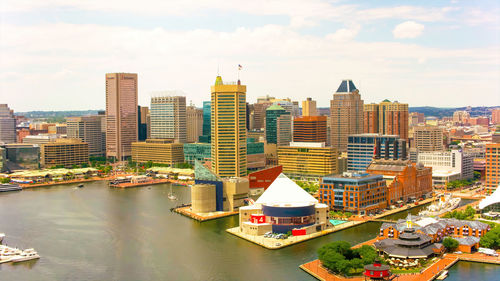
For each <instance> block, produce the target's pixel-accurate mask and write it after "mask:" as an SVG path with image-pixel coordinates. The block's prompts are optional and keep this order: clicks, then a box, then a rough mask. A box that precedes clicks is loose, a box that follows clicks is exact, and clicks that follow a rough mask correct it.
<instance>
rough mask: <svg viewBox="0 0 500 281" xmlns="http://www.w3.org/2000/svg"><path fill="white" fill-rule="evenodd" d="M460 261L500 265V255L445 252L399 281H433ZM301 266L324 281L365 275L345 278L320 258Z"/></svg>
mask: <svg viewBox="0 0 500 281" xmlns="http://www.w3.org/2000/svg"><path fill="white" fill-rule="evenodd" d="M375 241H376V238H375V239H372V240H370V241H366V242H364V243H361V244H358V245H356V246H355V247H359V246H361V245H363V244H368V245H371V244H373V242H375ZM458 261H469V262H480V263H490V264H498V265H500V258H499V257H492V256H488V255H485V254H481V253H474V254H445V255H444V256H443V258H440V259H438V260H437V261H436V262H434V263H433V264H431V265H430V266H428V267H427V268H425V269H424V270H423V271H421V272H420V273H410V274H399V275H398V277H397V279H396V280H398V281H432V280H434V279H435V278H436V277H437V276H439V274H440V273H441V272H442V271H443V270H446V269H448V268H450V267H452V266H453V265H454V264H455V263H457V262H458ZM300 268H301V269H302V270H304V271H306V272H307V273H309V274H311V275H312V276H314V277H315V278H316V279H318V280H322V281H348V280H352V281H357V280H364V277H354V278H345V277H342V276H338V275H335V274H332V273H329V272H328V270H327V269H326V268H324V267H323V266H322V265H321V262H320V261H319V260H313V261H311V262H308V263H305V264H303V265H301V266H300Z"/></svg>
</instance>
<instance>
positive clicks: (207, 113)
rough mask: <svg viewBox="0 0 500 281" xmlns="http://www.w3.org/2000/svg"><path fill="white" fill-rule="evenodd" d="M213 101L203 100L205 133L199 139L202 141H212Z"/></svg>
mask: <svg viewBox="0 0 500 281" xmlns="http://www.w3.org/2000/svg"><path fill="white" fill-rule="evenodd" d="M211 104H212V102H211V101H204V102H203V132H202V133H203V134H202V135H201V136H200V138H199V141H200V142H202V143H210V140H211V135H212V132H211V128H212V123H211V122H212V118H211V117H212V106H211Z"/></svg>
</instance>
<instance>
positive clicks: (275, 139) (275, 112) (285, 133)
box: [266, 104, 292, 145]
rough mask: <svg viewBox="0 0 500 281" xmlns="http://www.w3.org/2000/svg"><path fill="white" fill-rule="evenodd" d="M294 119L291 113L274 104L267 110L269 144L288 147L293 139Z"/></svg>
mask: <svg viewBox="0 0 500 281" xmlns="http://www.w3.org/2000/svg"><path fill="white" fill-rule="evenodd" d="M291 134H292V119H291V115H290V112H288V111H286V110H285V109H284V108H283V107H281V106H279V105H276V104H273V105H271V106H270V107H268V108H267V109H266V140H267V143H274V144H278V145H288V143H289V142H290V141H291V139H292V135H291Z"/></svg>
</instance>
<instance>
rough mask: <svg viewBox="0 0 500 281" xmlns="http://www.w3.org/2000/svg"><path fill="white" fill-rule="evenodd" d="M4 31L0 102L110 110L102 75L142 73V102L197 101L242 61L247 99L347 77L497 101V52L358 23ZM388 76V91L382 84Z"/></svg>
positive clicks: (314, 91) (375, 92)
mask: <svg viewBox="0 0 500 281" xmlns="http://www.w3.org/2000/svg"><path fill="white" fill-rule="evenodd" d="M1 28H2V30H1V32H0V33H1V34H2V40H0V73H3V74H2V75H0V87H1V89H0V93H2V98H1V100H2V102H7V103H9V104H11V105H12V108H14V109H15V110H17V111H22V110H27V109H43V110H50V109H59V110H62V109H78V108H79V109H85V108H96V109H97V108H104V74H105V73H106V72H136V73H138V74H139V101H140V104H142V105H148V104H149V97H150V93H151V91H154V90H168V89H181V90H183V91H185V92H186V93H187V95H188V96H187V99H188V101H189V100H193V101H195V103H196V104H197V105H201V101H202V100H207V99H208V98H209V86H210V85H211V84H212V83H213V82H214V79H215V75H216V71H217V65H218V64H219V65H220V66H221V74H222V76H223V79H224V80H233V79H235V78H236V74H237V70H236V65H237V64H242V65H244V66H245V68H244V70H243V71H242V73H241V79H242V81H243V82H244V83H245V84H246V85H248V97H247V99H248V100H249V101H255V99H256V97H257V96H261V95H264V94H268V93H269V94H271V95H275V96H280V97H291V98H293V99H296V100H302V99H303V96H304V93H308V95H311V96H313V97H315V98H316V99H317V100H318V104H319V106H322V107H324V106H328V104H329V100H330V99H331V95H332V93H333V91H334V90H335V89H336V88H337V87H338V85H337V84H338V83H339V82H340V80H341V79H344V78H352V79H354V82H355V83H356V84H357V86H358V87H360V89H361V92H362V95H363V98H364V99H365V101H367V102H373V101H380V100H382V99H384V98H391V99H397V100H400V101H402V102H408V103H410V104H414V105H415V104H417V105H422V104H425V103H426V101H425V100H423V99H422V95H424V94H428V93H431V92H434V89H433V88H431V87H430V85H432V86H434V87H437V88H439V87H441V88H443V91H442V92H440V95H439V99H438V98H437V97H436V99H435V101H436V103H435V104H433V105H439V104H441V105H449V104H448V103H449V100H454V101H456V102H457V103H459V104H461V103H463V102H466V101H465V99H466V97H468V96H469V93H470V92H468V90H471V89H472V88H474V87H472V84H471V83H476V84H474V85H475V87H477V88H476V89H479V90H478V91H476V92H480V93H481V95H482V96H481V99H473V101H474V102H483V103H488V102H489V103H491V104H497V102H494V101H495V100H498V98H497V97H495V94H496V93H498V91H499V90H500V89H498V86H499V84H498V83H493V82H491V81H498V77H499V76H500V71H499V70H498V67H497V66H498V65H499V64H500V55H499V54H498V51H497V49H496V48H481V49H457V50H444V49H438V48H428V47H421V46H417V45H414V44H403V43H395V42H392V43H390V42H372V43H367V42H356V41H353V40H352V38H354V36H356V34H357V32H358V31H359V28H360V27H359V26H349V27H346V28H343V29H339V30H336V31H333V32H332V33H331V34H328V35H325V36H312V35H303V34H300V33H298V32H297V31H295V30H294V29H293V28H289V27H286V26H279V25H266V26H263V27H258V28H238V29H236V30H234V31H232V32H216V31H211V30H204V29H198V30H191V31H170V30H165V29H163V28H155V29H150V30H147V29H136V28H129V27H111V26H101V25H80V24H64V23H59V24H44V25H37V26H12V25H2V26H1ZM423 62H432V63H423ZM435 62H439V63H435ZM423 67H425V69H424V68H423ZM435 74H439V76H438V75H435ZM436 77H439V79H438V78H436ZM388 80H391V85H390V87H387V83H385V82H383V81H388ZM422 80H425V81H426V83H421V81H422ZM359 83H361V85H359ZM440 83H445V84H446V85H453V86H450V88H449V89H448V88H446V87H444V86H443V85H442V84H440ZM401 89H404V90H401ZM4 93H7V94H6V95H5V96H4ZM455 96H461V97H463V99H461V100H457V99H454V98H453V97H455Z"/></svg>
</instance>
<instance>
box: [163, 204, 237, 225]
mask: <svg viewBox="0 0 500 281" xmlns="http://www.w3.org/2000/svg"><path fill="white" fill-rule="evenodd" d="M173 211H174V212H176V213H179V214H181V215H183V216H186V217H189V218H192V219H195V220H197V221H200V222H203V221H209V220H214V219H219V218H223V217H228V216H234V215H238V212H211V213H195V212H192V211H191V206H187V207H179V208H175V209H173Z"/></svg>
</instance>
